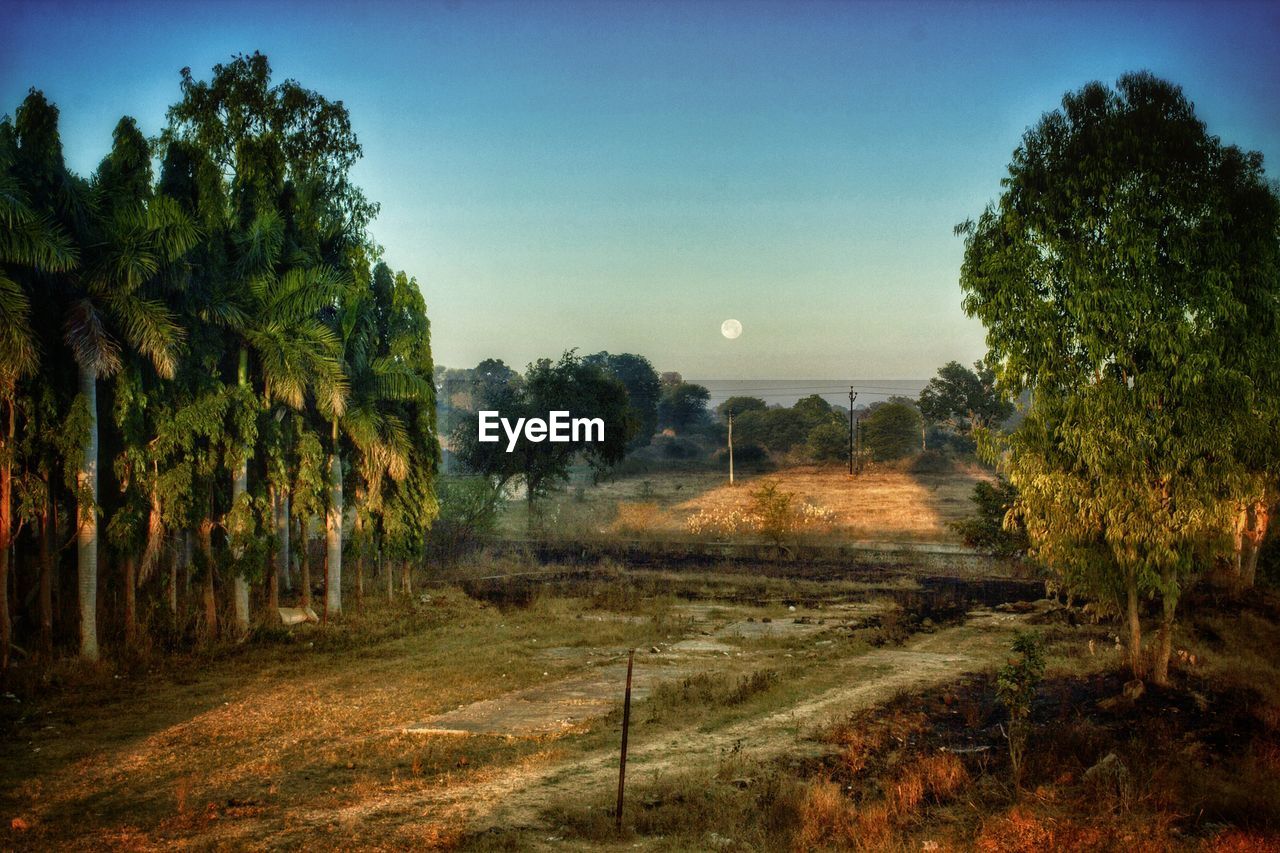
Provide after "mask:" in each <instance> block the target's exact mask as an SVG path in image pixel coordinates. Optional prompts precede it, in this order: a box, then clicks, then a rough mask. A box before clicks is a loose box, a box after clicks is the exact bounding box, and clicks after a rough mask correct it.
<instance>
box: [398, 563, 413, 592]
mask: <svg viewBox="0 0 1280 853" xmlns="http://www.w3.org/2000/svg"><path fill="white" fill-rule="evenodd" d="M400 591H401V592H403V593H404V594H405V597H406V598H411V597H412V596H413V575H412V573H411V572H410V567H409V561H408V560H401V561H400Z"/></svg>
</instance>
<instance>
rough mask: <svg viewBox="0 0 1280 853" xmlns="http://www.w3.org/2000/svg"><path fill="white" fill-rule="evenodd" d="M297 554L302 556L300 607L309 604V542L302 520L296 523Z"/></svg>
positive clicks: (304, 607)
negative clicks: (297, 533) (297, 530)
mask: <svg viewBox="0 0 1280 853" xmlns="http://www.w3.org/2000/svg"><path fill="white" fill-rule="evenodd" d="M298 528H299V531H300V533H299V536H298V554H299V556H301V558H302V565H301V567H300V568H301V570H302V571H301V575H302V608H303V609H304V610H305V609H306V608H308V607H310V606H311V542H310V539H309V538H308V537H307V523H306V522H305V521H302V522H300V523H299V525H298Z"/></svg>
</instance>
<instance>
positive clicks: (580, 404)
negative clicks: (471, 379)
mask: <svg viewBox="0 0 1280 853" xmlns="http://www.w3.org/2000/svg"><path fill="white" fill-rule="evenodd" d="M704 390H705V389H704ZM485 405H486V406H492V407H493V409H494V410H495V411H498V412H499V413H501V415H502V417H504V418H506V419H508V420H509V421H512V422H515V420H516V419H517V418H529V417H539V418H545V417H547V413H548V412H552V411H567V412H570V413H571V416H572V417H575V418H600V419H602V420H603V421H604V440H603V441H588V440H586V438H585V436H582V437H579V440H577V441H567V442H555V443H553V442H548V441H543V442H531V441H527V440H521V441H520V442H519V444H518V445H517V447H516V448H515V450H514V451H512V452H507V449H506V443H505V442H481V441H479V421H478V419H471V420H468V421H466V422H464V423H462V424H460V425H459V426H458V428H457V429H456V430H455V432H454V436H453V440H452V444H453V446H454V447H456V448H457V452H458V455H459V457H460V458H461V459H462V461H463V462H464V463H465V464H466V465H467V467H468V468H470V469H471V470H472V471H475V472H476V473H478V474H483V475H484V476H486V477H488V478H489V479H490V481H491V482H493V483H494V488H495V490H498V489H501V488H502V487H503V486H504V485H505V484H506V483H508V482H510V481H511V480H513V479H515V478H520V479H521V480H522V481H523V482H524V485H525V490H526V492H525V494H526V500H527V501H528V503H529V508H530V524H531V525H532V518H533V516H532V508H533V502H534V500H535V499H537V498H538V497H541V496H542V495H544V494H546V492H547V491H548V490H549V489H550V488H552V487H553V486H554V485H556V484H558V483H563V482H564V481H565V480H567V479H568V475H569V465H570V463H571V462H572V461H573V460H574V458H575V457H578V456H579V455H581V456H582V457H583V458H585V459H586V461H587V462H588V464H590V465H591V466H592V467H593V468H594V469H595V470H596V471H597V472H600V471H603V470H605V469H607V468H608V467H609V466H611V465H614V464H616V463H618V462H619V461H621V460H622V457H623V456H624V455H625V454H626V449H627V443H628V442H629V441H630V440H631V437H632V435H631V432H630V430H631V429H633V428H634V424H633V422H632V421H631V420H630V418H629V404H628V401H627V392H626V388H624V387H623V385H622V383H621V382H619V381H618V380H617V379H615V378H613V377H612V376H608V375H606V374H605V373H604V371H603V370H601V369H600V368H599V367H595V366H593V365H590V364H587V363H585V362H584V361H583V360H582V359H580V358H578V357H577V356H575V355H574V354H573V353H572V352H567V353H565V354H564V355H563V356H562V357H561V358H560V360H559V361H558V362H553V361H551V360H550V359H541V360H540V361H537V362H535V363H534V364H531V365H529V369H528V370H527V371H526V372H525V374H524V379H523V382H521V383H519V384H516V383H509V384H507V385H503V386H499V387H495V388H493V389H492V397H491V398H490V399H488V400H486V401H485Z"/></svg>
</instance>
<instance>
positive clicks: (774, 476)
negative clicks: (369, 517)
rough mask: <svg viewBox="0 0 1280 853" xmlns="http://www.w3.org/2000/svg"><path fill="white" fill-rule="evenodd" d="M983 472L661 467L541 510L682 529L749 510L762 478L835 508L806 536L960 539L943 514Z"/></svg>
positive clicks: (668, 531)
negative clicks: (729, 472) (728, 473)
mask: <svg viewBox="0 0 1280 853" xmlns="http://www.w3.org/2000/svg"><path fill="white" fill-rule="evenodd" d="M989 476H990V475H989V474H988V473H986V472H985V471H983V470H982V469H981V468H979V467H977V466H972V465H959V466H956V467H955V468H954V469H953V470H950V471H947V472H943V473H938V474H913V473H910V472H909V471H902V470H897V469H894V468H889V467H872V468H870V469H868V470H867V471H864V472H863V473H862V474H861V475H860V476H858V477H855V478H851V477H849V475H848V473H847V472H846V471H845V470H844V469H841V468H839V467H830V466H813V465H809V466H799V467H792V468H785V469H781V470H778V471H772V472H769V473H767V474H761V475H756V476H747V477H739V479H738V482H737V483H736V484H735V485H734V486H729V485H728V483H726V482H725V480H724V477H723V476H722V475H720V474H718V473H706V472H664V473H654V474H645V475H640V476H636V477H626V478H619V479H617V480H612V481H608V482H604V483H601V484H598V485H594V486H581V487H578V486H574V487H571V488H570V489H569V490H568V493H566V494H562V495H558V496H554V497H552V498H549V499H547V501H546V502H545V503H546V504H547V505H548V506H547V507H546V508H545V510H544V515H545V516H546V517H548V518H551V519H554V527H553V528H549V529H551V530H553V531H554V532H555V533H556V535H558V536H564V537H570V536H572V537H578V538H591V537H598V536H602V535H623V536H639V537H646V536H661V537H664V538H686V537H688V535H689V533H688V521H689V519H690V518H692V517H694V516H696V515H698V514H699V513H706V514H707V515H724V516H728V515H729V514H731V513H733V512H734V511H735V510H737V511H739V512H743V511H749V510H750V508H751V504H752V498H751V495H752V492H753V491H754V490H755V488H756V486H757V485H758V482H761V481H765V480H768V481H776V482H777V483H778V486H779V489H780V490H782V491H784V492H790V493H793V494H795V496H796V501H797V503H798V504H804V503H809V504H812V505H814V506H817V507H822V508H824V509H827V510H830V511H831V512H832V513H833V514H834V520H833V521H832V522H831V523H830V524H829V525H828V524H825V523H824V524H823V525H822V528H823V531H824V532H812V531H811V532H809V533H807V534H806V536H821V535H826V536H831V537H833V538H839V539H844V540H854V541H868V542H946V543H956V544H958V543H959V541H960V540H959V538H958V537H957V535H956V534H955V532H954V531H952V530H951V528H950V527H948V523H949V522H951V521H957V520H959V519H962V518H966V517H968V516H970V515H971V514H972V511H973V510H972V507H973V505H972V502H971V500H970V497H971V495H972V492H973V485H974V483H976V482H977V481H979V480H982V479H987V478H989ZM579 489H581V491H580V492H579ZM500 530H501V531H502V532H504V533H506V534H508V535H523V534H524V532H525V530H526V516H525V507H524V504H523V502H522V501H519V502H512V503H511V504H510V505H509V506H508V507H507V510H506V511H505V512H504V514H503V517H502V519H501V522H500Z"/></svg>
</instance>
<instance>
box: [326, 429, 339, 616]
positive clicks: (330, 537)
mask: <svg viewBox="0 0 1280 853" xmlns="http://www.w3.org/2000/svg"><path fill="white" fill-rule="evenodd" d="M333 431H334V445H335V447H334V451H333V454H332V455H331V456H330V458H329V511H328V512H327V513H326V514H325V541H326V544H327V549H328V550H327V552H326V555H325V600H324V610H325V615H326V616H335V615H337V614H339V613H341V612H342V456H341V455H340V454H339V453H338V450H337V443H338V440H337V439H338V437H337V432H338V429H337V424H334V430H333Z"/></svg>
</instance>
